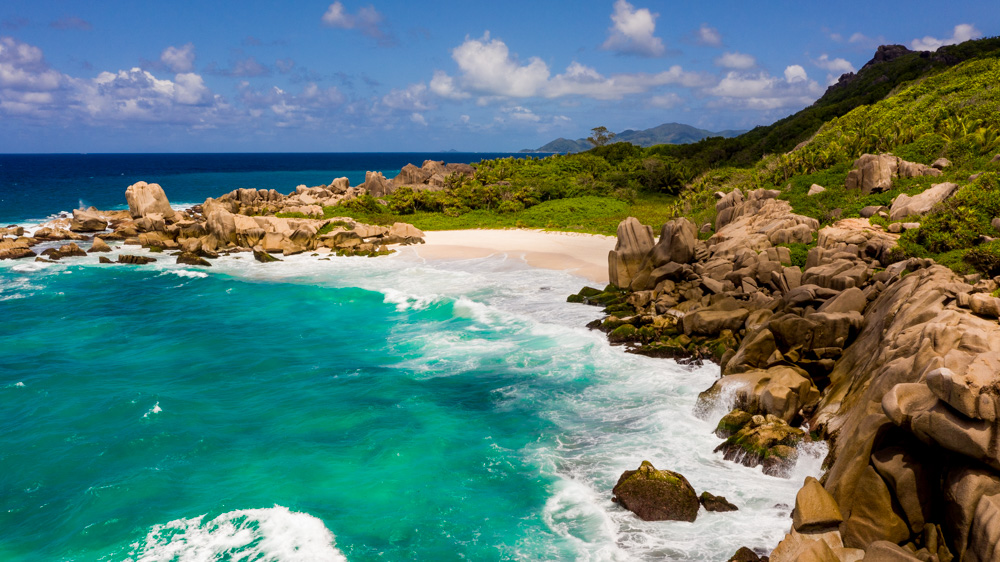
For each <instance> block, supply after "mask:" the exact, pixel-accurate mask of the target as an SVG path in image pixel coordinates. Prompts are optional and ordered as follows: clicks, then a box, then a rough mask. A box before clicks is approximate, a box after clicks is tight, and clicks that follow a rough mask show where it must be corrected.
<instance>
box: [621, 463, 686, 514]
mask: <svg viewBox="0 0 1000 562" xmlns="http://www.w3.org/2000/svg"><path fill="white" fill-rule="evenodd" d="M612 493H614V498H613V501H615V502H617V503H618V504H619V505H621V506H622V507H624V508H625V509H628V510H629V511H631V512H633V513H635V514H636V515H638V516H639V518H640V519H642V520H643V521H694V520H695V518H696V517H697V516H698V508H699V507H700V504H699V503H698V496H697V494H695V492H694V488H693V487H691V484H690V483H689V482H688V481H687V479H686V478H684V476H682V475H680V474H678V473H676V472H671V471H669V470H657V469H656V468H655V467H653V465H652V463H650V462H649V461H642V464H641V465H640V466H639V468H638V470H626V471H625V472H623V473H622V475H621V477H620V478H619V479H618V483H617V484H615V487H614V488H613V489H612Z"/></svg>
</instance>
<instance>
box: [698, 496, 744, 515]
mask: <svg viewBox="0 0 1000 562" xmlns="http://www.w3.org/2000/svg"><path fill="white" fill-rule="evenodd" d="M698 502H699V503H701V506H702V507H704V508H705V511H715V512H725V511H737V510H739V508H738V507H736V506H735V505H733V504H732V503H730V502H729V501H728V500H726V498H725V496H715V495H712V494H710V493H708V492H702V493H701V495H700V496H698Z"/></svg>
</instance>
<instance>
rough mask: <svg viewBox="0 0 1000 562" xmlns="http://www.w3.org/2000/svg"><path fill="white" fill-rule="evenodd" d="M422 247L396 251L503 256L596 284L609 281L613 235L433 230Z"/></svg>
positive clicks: (447, 256)
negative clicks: (565, 273) (583, 278)
mask: <svg viewBox="0 0 1000 562" xmlns="http://www.w3.org/2000/svg"><path fill="white" fill-rule="evenodd" d="M424 240H425V242H426V243H425V244H420V245H415V246H407V247H405V249H404V248H399V250H400V251H412V252H414V253H415V254H416V255H418V256H420V257H421V258H424V259H428V260H438V259H472V258H484V257H487V256H492V255H495V254H505V255H507V256H508V257H514V258H518V259H522V260H524V261H525V262H526V263H527V264H528V265H530V266H532V267H540V268H544V269H555V270H559V271H567V272H569V273H573V274H575V275H579V276H581V277H585V278H587V279H590V280H591V281H595V282H597V283H607V282H608V252H609V251H610V250H613V249H614V248H615V242H616V238H615V237H614V236H599V235H595V234H580V233H576V232H547V231H544V230H436V231H428V232H424Z"/></svg>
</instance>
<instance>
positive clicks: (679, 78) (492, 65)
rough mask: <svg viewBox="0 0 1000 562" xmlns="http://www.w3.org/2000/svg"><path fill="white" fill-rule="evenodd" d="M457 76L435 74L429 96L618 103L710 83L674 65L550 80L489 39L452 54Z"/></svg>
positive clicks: (574, 67)
mask: <svg viewBox="0 0 1000 562" xmlns="http://www.w3.org/2000/svg"><path fill="white" fill-rule="evenodd" d="M452 58H453V59H454V60H455V62H456V63H458V68H459V71H460V75H459V76H458V77H452V76H449V75H448V74H447V73H445V72H443V71H437V72H435V73H434V77H433V78H432V79H431V82H430V90H431V91H432V92H433V93H435V94H436V95H439V96H441V97H445V98H451V99H463V98H467V97H469V96H471V95H476V96H482V97H485V98H493V97H498V98H528V97H536V96H538V97H546V98H558V97H564V96H571V95H578V96H584V97H589V98H594V99H603V100H610V99H620V98H622V97H623V96H626V95H629V94H640V93H644V92H647V91H649V90H650V89H651V88H654V87H657V86H664V85H668V84H676V85H681V86H686V87H702V86H706V85H708V84H709V83H712V82H713V79H712V78H711V77H708V76H706V75H703V74H698V73H694V72H686V71H685V70H684V69H683V68H681V67H680V66H678V65H674V66H672V67H670V68H669V69H668V70H664V71H662V72H658V73H656V74H648V73H635V74H615V75H611V76H604V75H603V74H601V73H600V72H598V71H597V70H596V69H594V68H592V67H589V66H586V65H583V64H581V63H579V62H573V63H571V64H570V65H569V66H568V67H567V68H566V70H565V71H564V72H563V73H562V74H557V75H555V76H553V75H552V72H551V71H550V70H549V67H548V65H547V64H545V62H544V61H542V60H541V59H540V58H537V57H531V58H530V59H528V60H527V61H526V62H522V61H520V60H519V59H518V58H517V57H516V56H513V55H511V53H510V51H509V49H508V48H507V45H506V44H505V43H504V42H503V41H501V40H499V39H491V38H490V36H489V33H487V34H486V35H484V36H483V37H482V38H481V39H469V38H466V40H465V42H464V43H462V44H461V45H459V46H458V47H456V48H455V49H454V50H452Z"/></svg>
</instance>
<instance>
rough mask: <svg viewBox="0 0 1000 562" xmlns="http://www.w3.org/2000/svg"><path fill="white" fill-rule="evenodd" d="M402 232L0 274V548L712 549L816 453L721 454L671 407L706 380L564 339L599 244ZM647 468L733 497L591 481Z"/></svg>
mask: <svg viewBox="0 0 1000 562" xmlns="http://www.w3.org/2000/svg"><path fill="white" fill-rule="evenodd" d="M161 181H163V183H164V184H165V185H166V186H167V190H168V193H169V192H170V187H169V185H170V184H169V182H168V181H167V180H161ZM123 188H124V186H120V187H119V188H118V189H119V190H118V193H119V195H118V197H121V193H122V191H121V190H123ZM285 189H286V190H287V188H285ZM119 200H121V199H119ZM176 206H181V205H179V204H178V205H176ZM31 216H32V215H30V214H29V215H27V217H28V218H30V217H31ZM25 224H26V225H28V226H29V227H30V225H31V223H30V221H29V222H25ZM35 224H37V223H35ZM425 242H426V243H425V244H422V245H413V246H402V247H400V249H399V251H397V252H396V253H394V254H392V255H389V256H381V257H378V258H371V259H369V258H358V257H338V256H326V257H327V258H328V259H325V260H324V259H321V258H322V257H323V256H312V255H310V254H308V253H305V254H299V255H291V256H287V257H282V259H283V260H284V261H282V262H280V263H268V264H261V263H257V262H256V261H254V260H253V258H252V256H251V255H250V254H246V253H244V254H234V255H230V256H222V257H220V258H218V259H215V260H213V261H212V267H211V268H199V267H192V266H186V265H183V264H174V263H173V260H159V261H157V262H154V263H150V264H147V265H142V266H132V265H99V264H98V263H97V259H98V258H97V257H96V256H93V255H88V256H85V257H68V258H63V259H61V260H59V262H57V263H54V264H48V263H36V262H32V261H30V260H18V261H4V262H0V275H2V276H3V283H2V284H0V286H2V287H3V292H2V293H0V299H2V300H0V307H2V308H3V311H4V313H5V315H6V317H7V318H8V321H7V322H5V324H4V328H3V329H4V333H3V338H2V339H0V341H3V345H4V349H3V354H4V356H5V357H8V358H9V360H8V361H7V362H5V365H4V367H3V369H4V373H3V374H4V378H3V387H2V389H0V392H3V393H4V394H5V395H6V399H8V400H10V401H11V402H10V403H12V404H16V407H14V408H11V409H8V410H6V411H5V412H4V414H3V415H4V419H3V420H2V424H3V428H4V431H5V434H6V435H9V436H10V441H9V442H10V444H11V445H10V447H9V448H8V449H7V450H9V451H11V453H10V454H7V455H5V456H4V457H3V458H2V461H0V462H2V463H3V465H4V469H5V470H4V473H5V474H6V475H7V476H5V481H4V485H5V489H7V490H11V491H12V493H11V494H6V495H5V497H7V498H10V500H9V501H10V505H8V506H6V509H5V510H4V513H3V515H2V516H0V518H2V519H3V521H2V523H3V524H4V525H5V527H6V528H7V529H10V530H11V532H10V533H8V534H7V538H5V539H4V541H3V543H2V545H0V553H2V554H3V556H4V557H5V558H7V559H11V560H29V559H32V558H34V557H37V556H39V555H41V556H43V557H50V558H51V557H68V558H75V559H102V558H103V559H113V560H118V559H133V560H171V559H175V558H176V559H180V560H185V559H192V557H193V556H195V553H196V552H216V553H223V554H224V553H229V554H228V556H231V557H233V558H234V559H240V558H239V556H252V555H257V554H261V555H270V556H274V557H276V559H282V560H285V559H292V560H294V559H316V558H319V559H326V558H329V559H334V558H335V557H337V556H341V555H342V556H345V557H346V558H347V559H349V560H366V559H375V558H380V557H386V558H389V559H398V558H405V557H412V558H420V559H428V558H437V559H452V558H457V557H459V556H464V557H469V558H496V557H501V558H505V557H506V558H517V559H529V558H550V559H551V558H556V559H560V558H561V559H581V558H582V559H594V560H632V559H640V560H641V559H654V558H664V557H666V558H669V559H677V560H688V559H705V560H711V559H718V558H724V557H728V556H729V555H731V554H732V552H734V551H735V550H736V549H737V548H738V547H740V546H744V545H748V546H751V547H757V548H761V549H766V548H768V547H769V546H770V545H773V544H776V543H777V542H778V541H779V540H780V539H781V537H782V536H783V535H784V532H785V531H786V530H787V526H788V516H789V512H790V510H791V506H792V505H793V503H794V497H795V492H796V491H797V489H798V487H799V485H800V482H801V480H802V478H803V477H804V476H805V475H818V474H819V462H820V458H819V457H818V456H817V457H808V458H806V459H805V460H804V462H801V463H800V465H799V468H797V470H796V474H795V476H794V477H793V478H791V479H783V478H775V477H771V476H766V475H764V474H762V473H761V471H760V470H759V469H756V470H755V469H750V468H747V467H743V466H741V465H738V464H735V463H730V462H726V461H723V460H722V459H721V456H720V455H718V454H716V453H714V452H713V448H714V446H715V445H716V444H717V440H716V439H714V438H712V437H711V432H712V430H713V429H714V424H713V423H711V422H709V421H705V420H702V419H700V418H698V417H696V416H695V415H694V413H693V410H694V406H695V401H696V398H697V394H698V393H699V392H700V391H702V390H704V389H705V388H707V387H708V386H710V385H711V384H712V382H713V381H714V380H715V379H716V378H717V377H718V374H719V373H718V368H717V367H715V366H713V365H706V366H703V367H690V366H688V367H685V366H680V365H677V364H676V363H673V362H672V361H662V360H655V359H650V358H646V357H641V356H636V355H631V354H626V353H625V352H624V350H623V348H621V347H614V346H610V345H609V344H608V343H607V341H606V339H605V337H604V335H603V334H601V333H599V332H595V331H590V330H587V329H586V328H584V327H583V326H584V325H585V324H587V323H588V322H590V321H592V320H594V319H597V318H599V317H600V311H599V309H595V308H593V307H586V306H580V305H575V304H570V303H566V302H565V301H566V295H568V294H571V293H573V292H576V291H577V290H579V288H580V285H581V284H584V283H586V284H590V285H592V286H595V287H603V285H604V282H603V280H601V278H600V275H601V273H603V274H604V275H606V274H607V251H608V249H609V248H611V247H613V246H614V239H610V238H608V237H592V236H587V235H580V234H560V233H548V232H531V231H499V232H463V231H456V232H433V231H430V232H426V233H425ZM81 244H83V243H81ZM83 245H84V246H85V244H83ZM112 245H114V246H117V244H115V243H112ZM119 253H121V250H120V249H118V248H117V247H116V248H115V251H113V252H111V253H109V254H105V255H108V256H110V257H112V258H114V257H115V256H116V254H119ZM127 253H129V254H138V255H148V256H151V257H161V256H163V254H159V255H157V254H156V253H154V252H149V251H148V250H142V249H134V248H129V249H128V250H127ZM601 264H603V267H601ZM722 413H724V412H720V413H719V415H721V414H722ZM716 417H718V416H716ZM818 454H819V453H818ZM810 458H811V459H812V460H811V461H810V460H809V459H810ZM646 459H648V460H651V461H652V462H653V463H654V464H656V465H657V466H661V467H669V468H671V469H672V470H677V471H679V472H681V473H683V474H685V475H686V476H687V477H688V479H689V480H690V481H691V482H692V484H693V485H694V486H695V487H696V488H697V489H698V490H699V491H700V490H710V491H711V492H713V493H715V494H719V495H725V496H726V497H727V498H729V500H730V501H733V502H734V503H736V504H738V505H739V506H740V511H738V512H732V513H726V514H704V513H703V514H702V516H701V517H699V519H698V521H697V522H696V523H693V524H690V523H683V522H658V523H656V522H650V523H647V522H643V521H641V520H639V519H637V518H636V517H635V516H634V515H633V514H631V513H630V512H628V511H626V510H624V509H622V508H620V507H619V506H617V505H615V504H614V503H612V502H611V494H610V489H611V487H612V486H613V485H614V482H615V481H616V480H617V478H618V476H619V475H620V474H621V473H622V472H623V471H624V470H631V469H634V468H635V467H636V466H638V464H639V462H640V461H641V460H646ZM68 467H73V468H72V469H69V468H68ZM800 472H801V474H800ZM302 553H309V554H308V555H304V554H302ZM297 556H298V558H296V557H297Z"/></svg>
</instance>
